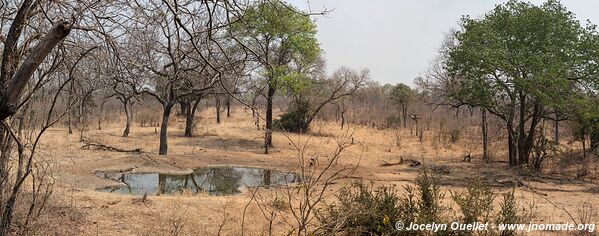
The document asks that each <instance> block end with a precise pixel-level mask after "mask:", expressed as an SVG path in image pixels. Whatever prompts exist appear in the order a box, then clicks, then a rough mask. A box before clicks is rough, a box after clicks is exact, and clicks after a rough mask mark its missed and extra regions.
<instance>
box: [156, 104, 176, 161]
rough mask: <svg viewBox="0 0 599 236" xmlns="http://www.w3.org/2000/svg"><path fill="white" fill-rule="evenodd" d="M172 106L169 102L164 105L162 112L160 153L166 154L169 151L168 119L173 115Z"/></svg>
mask: <svg viewBox="0 0 599 236" xmlns="http://www.w3.org/2000/svg"><path fill="white" fill-rule="evenodd" d="M171 108H173V105H171V104H167V105H163V109H164V110H163V112H162V124H161V125H160V149H159V150H158V154H159V155H166V154H167V153H168V143H167V135H168V120H169V117H170V115H171Z"/></svg>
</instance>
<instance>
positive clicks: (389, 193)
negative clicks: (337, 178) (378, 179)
mask: <svg viewBox="0 0 599 236" xmlns="http://www.w3.org/2000/svg"><path fill="white" fill-rule="evenodd" d="M337 201H338V202H337V203H334V204H331V205H328V206H326V207H325V208H324V210H322V211H320V212H319V213H318V214H317V218H318V221H319V222H320V224H321V228H322V229H323V230H324V231H325V232H326V234H333V235H334V234H335V233H337V232H346V233H349V234H351V235H354V234H358V235H359V234H374V235H391V234H394V233H396V230H395V228H394V223H395V221H396V220H397V219H399V216H400V210H399V208H398V207H397V206H398V201H399V197H398V196H397V195H396V193H395V191H394V189H393V188H392V187H380V188H377V189H376V190H375V189H373V188H372V186H366V185H364V184H363V183H362V182H355V183H353V184H352V186H351V187H349V188H348V187H346V188H342V189H341V190H340V192H339V194H338V195H337Z"/></svg>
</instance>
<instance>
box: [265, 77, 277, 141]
mask: <svg viewBox="0 0 599 236" xmlns="http://www.w3.org/2000/svg"><path fill="white" fill-rule="evenodd" d="M274 95H275V88H273V86H272V85H270V84H269V85H268V95H267V96H266V135H265V139H266V141H265V146H269V147H272V100H273V97H274ZM266 148H267V147H266ZM267 150H268V149H267Z"/></svg>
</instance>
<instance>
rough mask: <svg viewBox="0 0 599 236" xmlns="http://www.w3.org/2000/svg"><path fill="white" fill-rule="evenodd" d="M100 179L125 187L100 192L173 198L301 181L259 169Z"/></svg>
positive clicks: (119, 175) (113, 176)
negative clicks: (187, 192)
mask: <svg viewBox="0 0 599 236" xmlns="http://www.w3.org/2000/svg"><path fill="white" fill-rule="evenodd" d="M97 175H98V177H101V178H107V179H112V180H115V181H119V182H122V183H124V185H121V186H116V187H109V188H105V189H100V191H105V192H113V193H122V194H134V195H143V194H149V195H152V194H174V193H180V192H182V191H190V192H192V193H200V192H207V193H209V194H210V195H233V194H238V193H240V192H241V191H242V190H243V188H245V187H255V186H259V185H262V186H263V187H265V188H269V187H271V186H275V185H285V183H295V182H298V181H299V178H298V176H296V175H295V174H293V173H286V172H279V171H273V170H266V169H258V168H244V167H213V168H200V169H196V170H194V171H193V172H192V173H191V174H188V175H169V174H158V173H149V174H135V173H127V174H122V173H116V174H109V173H97Z"/></svg>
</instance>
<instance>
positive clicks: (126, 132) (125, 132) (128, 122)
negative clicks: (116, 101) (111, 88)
mask: <svg viewBox="0 0 599 236" xmlns="http://www.w3.org/2000/svg"><path fill="white" fill-rule="evenodd" d="M124 101H125V102H123V106H124V108H125V117H126V119H127V120H126V121H125V130H123V137H129V131H130V130H131V111H130V110H129V100H124Z"/></svg>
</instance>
